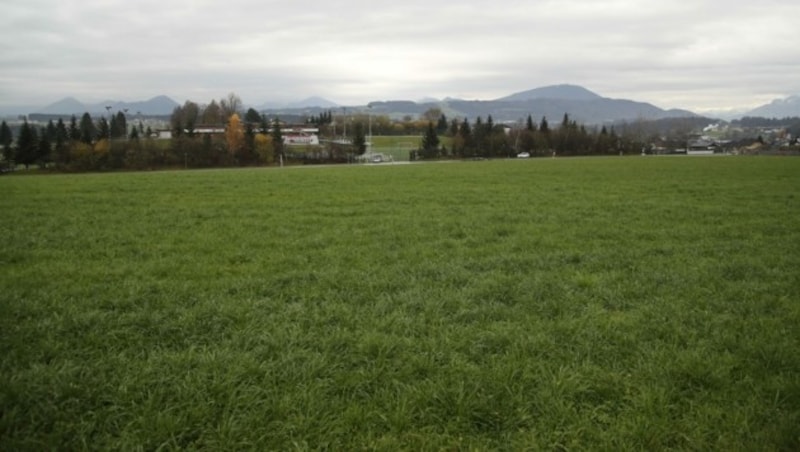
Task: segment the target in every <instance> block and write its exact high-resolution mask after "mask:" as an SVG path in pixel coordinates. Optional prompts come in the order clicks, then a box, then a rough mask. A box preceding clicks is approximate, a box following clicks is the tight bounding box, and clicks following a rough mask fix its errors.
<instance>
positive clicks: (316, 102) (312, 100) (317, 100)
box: [289, 96, 339, 108]
mask: <svg viewBox="0 0 800 452" xmlns="http://www.w3.org/2000/svg"><path fill="white" fill-rule="evenodd" d="M338 106H339V105H338V104H337V103H336V102H332V101H330V100H328V99H325V98H323V97H320V96H311V97H307V98H305V99H303V100H301V101H298V102H291V103H289V107H290V108H312V107H318V108H334V107H338Z"/></svg>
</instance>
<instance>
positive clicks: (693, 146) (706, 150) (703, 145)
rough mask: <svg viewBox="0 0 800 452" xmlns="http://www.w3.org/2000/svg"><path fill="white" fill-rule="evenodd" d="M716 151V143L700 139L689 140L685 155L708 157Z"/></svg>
mask: <svg viewBox="0 0 800 452" xmlns="http://www.w3.org/2000/svg"><path fill="white" fill-rule="evenodd" d="M717 149H718V146H717V143H715V142H714V141H712V140H709V139H707V138H702V137H701V138H695V139H692V140H689V142H688V144H687V146H686V153H687V154H689V155H709V154H713V153H714V152H716V151H717Z"/></svg>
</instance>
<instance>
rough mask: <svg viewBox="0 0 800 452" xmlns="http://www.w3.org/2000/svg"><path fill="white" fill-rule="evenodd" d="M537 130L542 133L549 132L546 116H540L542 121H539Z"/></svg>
mask: <svg viewBox="0 0 800 452" xmlns="http://www.w3.org/2000/svg"><path fill="white" fill-rule="evenodd" d="M539 131H540V132H542V133H550V126H549V125H548V124H547V118H546V117H544V116H542V122H540V123H539Z"/></svg>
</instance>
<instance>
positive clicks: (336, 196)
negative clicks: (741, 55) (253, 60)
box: [0, 157, 800, 451]
mask: <svg viewBox="0 0 800 452" xmlns="http://www.w3.org/2000/svg"><path fill="white" fill-rule="evenodd" d="M0 192H1V193H2V197H1V198H0V209H2V217H0V231H1V232H2V239H0V272H2V273H0V275H2V276H0V345H1V346H2V365H1V366H0V450H35V451H40V450H82V449H101V450H135V449H140V450H156V449H158V450H173V449H181V448H188V449H227V450H243V449H253V450H295V449H297V450H306V449H329V450H364V449H366V450H442V449H444V450H494V449H500V450H539V449H543V450H614V451H616V450H666V449H677V450H725V451H736V450H742V451H751V450H787V451H788V450H800V221H799V220H800V159H791V158H745V157H738V158H737V157H710V158H693V157H665V158H640V157H629V158H575V159H529V160H519V161H518V160H505V161H481V162H452V163H432V164H420V165H386V166H342V167H328V168H271V169H237V170H210V171H177V172H151V173H119V174H84V175H52V176H42V177H39V176H18V175H13V176H3V177H0Z"/></svg>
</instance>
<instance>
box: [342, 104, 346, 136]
mask: <svg viewBox="0 0 800 452" xmlns="http://www.w3.org/2000/svg"><path fill="white" fill-rule="evenodd" d="M342 127H343V128H344V131H343V132H342V139H345V140H346V139H347V109H346V108H344V107H342Z"/></svg>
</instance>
